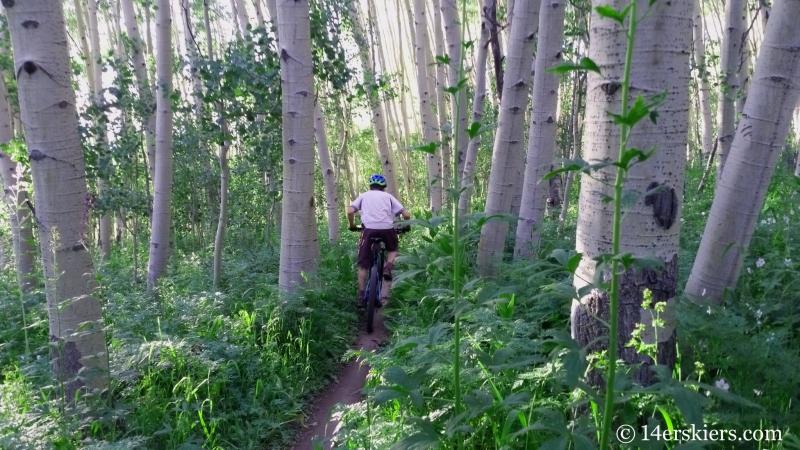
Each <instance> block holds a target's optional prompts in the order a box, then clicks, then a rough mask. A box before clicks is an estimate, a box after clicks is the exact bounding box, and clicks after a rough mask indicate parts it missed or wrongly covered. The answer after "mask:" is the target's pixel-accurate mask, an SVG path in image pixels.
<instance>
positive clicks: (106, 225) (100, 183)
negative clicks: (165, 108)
mask: <svg viewBox="0 0 800 450" xmlns="http://www.w3.org/2000/svg"><path fill="white" fill-rule="evenodd" d="M87 12H88V14H89V43H90V44H91V52H92V57H91V62H92V64H91V65H92V72H93V74H94V85H93V86H92V94H93V98H94V101H95V102H96V103H97V104H100V103H102V102H103V98H102V95H103V70H102V69H103V68H102V66H101V64H100V58H101V57H102V49H101V48H100V32H99V29H98V23H97V1H96V0H89V2H88V10H87ZM101 114H103V113H101ZM105 131H106V130H105V127H104V128H103V131H102V133H103V135H101V136H100V137H98V138H97V140H98V141H99V142H98V143H99V145H100V146H101V147H103V148H104V149H106V148H107V146H108V143H107V141H106V137H105ZM105 190H106V180H105V179H104V178H102V176H100V177H98V178H97V191H98V193H99V194H101V195H102V193H103V192H104V191H105ZM112 228H113V225H112V223H111V215H110V214H109V213H108V212H104V213H103V215H101V216H100V242H99V244H100V252H101V254H102V255H103V258H108V257H109V256H111V231H112Z"/></svg>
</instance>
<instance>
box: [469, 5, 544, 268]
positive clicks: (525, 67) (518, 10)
mask: <svg viewBox="0 0 800 450" xmlns="http://www.w3.org/2000/svg"><path fill="white" fill-rule="evenodd" d="M540 4H541V2H540V0H533V1H529V2H517V3H516V6H515V10H514V23H513V25H512V28H511V34H510V38H509V49H508V57H507V61H506V72H505V85H504V87H503V96H502V100H501V103H500V111H499V114H498V119H497V122H498V124H497V131H496V133H495V140H494V150H493V152H492V169H491V172H490V174H489V190H488V193H487V196H486V207H485V210H484V211H485V213H486V215H487V216H493V215H497V214H509V213H510V212H511V197H512V196H513V195H514V194H515V193H516V189H517V187H518V186H519V183H518V180H521V179H522V177H523V173H524V162H525V155H524V146H523V144H524V136H523V133H524V130H525V111H526V109H527V107H528V100H529V98H530V97H529V92H530V84H531V76H530V70H531V62H532V60H533V59H532V58H533V38H534V35H535V34H536V29H537V28H538V26H539V6H540ZM507 231H508V223H507V222H506V221H503V220H493V221H489V222H487V223H486V224H484V225H483V228H482V229H481V238H480V242H479V243H478V268H479V270H480V272H481V274H483V275H485V276H486V275H493V274H494V273H495V265H496V263H497V262H498V261H499V260H500V259H502V257H503V246H504V244H505V240H506V233H507Z"/></svg>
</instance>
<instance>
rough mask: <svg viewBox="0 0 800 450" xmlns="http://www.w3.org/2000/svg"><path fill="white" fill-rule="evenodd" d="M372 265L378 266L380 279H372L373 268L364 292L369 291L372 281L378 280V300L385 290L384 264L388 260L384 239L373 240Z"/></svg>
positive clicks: (369, 273) (368, 275) (368, 274)
mask: <svg viewBox="0 0 800 450" xmlns="http://www.w3.org/2000/svg"><path fill="white" fill-rule="evenodd" d="M371 249H372V267H376V266H377V273H378V279H377V280H373V279H372V270H370V271H369V272H367V283H366V285H365V286H364V292H369V288H370V283H372V282H373V281H377V283H378V300H379V301H380V298H381V291H382V290H383V264H384V262H385V261H386V244H385V243H384V242H383V241H374V242H372V247H371Z"/></svg>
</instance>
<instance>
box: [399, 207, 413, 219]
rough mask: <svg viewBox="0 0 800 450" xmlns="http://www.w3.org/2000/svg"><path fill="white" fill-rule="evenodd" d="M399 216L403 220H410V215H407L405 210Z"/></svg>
mask: <svg viewBox="0 0 800 450" xmlns="http://www.w3.org/2000/svg"><path fill="white" fill-rule="evenodd" d="M400 215H401V216H403V219H405V220H408V219H410V218H411V214H409V212H408V211H407V210H405V209H404V210H403V211H402V212H401V213H400Z"/></svg>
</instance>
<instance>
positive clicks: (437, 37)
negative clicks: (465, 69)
mask: <svg viewBox="0 0 800 450" xmlns="http://www.w3.org/2000/svg"><path fill="white" fill-rule="evenodd" d="M441 1H442V0H432V2H433V3H432V7H433V42H434V46H433V48H434V50H435V52H436V55H434V59H433V61H434V62H435V63H436V114H437V117H438V118H439V136H441V137H440V139H441V158H442V168H441V171H442V173H441V177H442V183H443V185H442V205H443V207H444V208H447V207H448V205H450V203H451V202H450V195H449V191H448V190H447V180H449V179H450V176H451V175H452V172H451V170H450V159H451V158H452V143H453V123H452V122H451V121H450V118H449V117H448V111H447V100H448V98H447V95H446V91H445V89H446V88H447V83H448V81H447V80H448V78H447V77H448V74H447V71H446V70H445V65H444V64H442V63H441V62H438V61H437V60H436V57H438V56H444V55H445V47H444V30H443V29H442V10H441ZM444 1H445V2H447V1H456V0H444ZM460 43H461V42H460V41H459V47H460V46H461V45H460ZM451 64H452V61H451ZM456 64H458V62H456ZM451 69H452V65H451ZM456 71H458V68H457V67H456ZM456 76H458V75H456Z"/></svg>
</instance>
